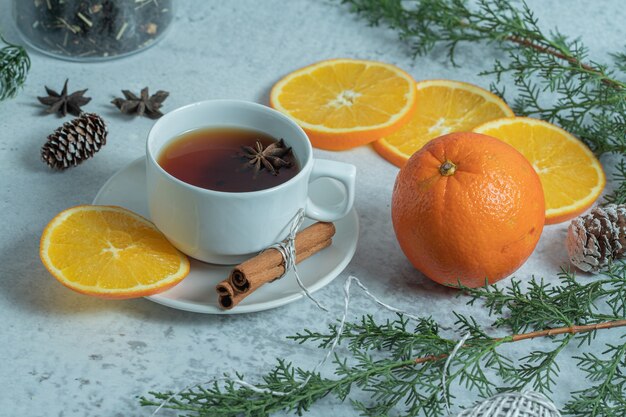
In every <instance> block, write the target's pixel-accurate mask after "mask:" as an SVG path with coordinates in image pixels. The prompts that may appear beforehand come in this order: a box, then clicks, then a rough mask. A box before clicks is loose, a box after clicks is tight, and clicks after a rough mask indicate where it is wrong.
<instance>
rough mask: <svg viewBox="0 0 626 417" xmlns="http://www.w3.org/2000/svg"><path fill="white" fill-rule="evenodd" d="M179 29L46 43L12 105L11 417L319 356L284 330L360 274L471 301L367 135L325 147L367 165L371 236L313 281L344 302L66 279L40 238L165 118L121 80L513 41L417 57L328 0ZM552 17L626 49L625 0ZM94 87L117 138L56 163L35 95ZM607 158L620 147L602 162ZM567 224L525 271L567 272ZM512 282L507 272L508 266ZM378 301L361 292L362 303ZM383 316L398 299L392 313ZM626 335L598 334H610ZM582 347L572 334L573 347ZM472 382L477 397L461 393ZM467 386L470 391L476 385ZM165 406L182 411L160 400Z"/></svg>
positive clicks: (114, 414)
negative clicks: (447, 273) (46, 256)
mask: <svg viewBox="0 0 626 417" xmlns="http://www.w3.org/2000/svg"><path fill="white" fill-rule="evenodd" d="M177 3H178V4H179V6H180V7H179V8H178V10H177V17H176V20H175V22H174V27H173V30H172V31H171V32H170V33H169V34H168V35H167V37H166V39H164V40H163V41H162V42H161V43H159V44H158V45H157V46H156V47H154V48H152V49H150V50H148V51H146V52H144V53H141V54H138V55H136V56H132V57H129V58H125V59H122V60H117V61H111V62H107V63H99V64H76V63H69V62H64V61H59V60H54V59H51V58H48V57H44V56H41V55H39V54H37V53H32V54H31V55H32V70H31V72H30V75H29V78H28V82H27V83H26V86H25V88H24V89H23V90H22V91H21V92H20V94H19V96H18V97H17V98H16V99H14V100H11V101H6V102H2V103H0V167H2V168H1V169H2V176H1V178H0V185H1V186H0V210H1V212H2V217H1V218H2V221H1V222H0V247H1V250H0V415H6V416H17V415H23V416H46V417H52V416H54V417H57V416H58V417H79V416H80V417H86V416H90V417H91V416H98V417H100V416H102V417H104V416H107V417H122V416H131V415H132V416H139V415H143V416H147V415H150V412H151V410H148V409H142V408H140V407H139V405H138V400H137V398H136V397H137V396H139V395H142V394H146V393H147V392H148V391H150V390H159V391H164V390H177V389H179V388H182V387H184V386H186V385H187V384H190V383H193V382H200V381H204V380H207V379H209V378H211V377H212V376H214V375H218V374H220V373H222V372H224V371H232V370H234V369H236V370H239V371H244V372H245V373H246V374H247V375H248V377H249V378H250V380H252V381H254V380H255V377H257V376H259V375H261V374H262V373H263V372H264V371H265V370H268V369H269V368H270V366H271V364H272V363H273V362H274V358H276V357H282V358H287V359H289V360H293V361H296V362H297V363H299V364H300V365H303V366H313V364H314V363H316V361H317V360H318V358H320V357H321V355H322V352H321V351H318V350H316V349H315V348H314V347H312V346H299V345H295V344H294V343H292V342H290V341H288V340H286V339H285V336H287V335H292V334H294V333H295V332H297V331H299V330H301V329H302V328H303V327H308V328H311V329H320V330H321V329H323V328H324V327H325V326H326V323H328V322H332V321H333V320H334V318H335V317H338V316H339V314H340V309H341V303H342V299H341V297H340V291H341V286H342V283H343V281H344V279H345V277H347V276H348V274H354V275H357V276H358V277H360V278H361V279H362V280H363V281H364V283H365V284H366V285H367V286H369V287H370V288H371V289H372V291H373V292H374V293H376V294H378V295H379V296H380V297H381V298H383V299H385V300H388V301H391V302H393V303H395V304H396V305H397V306H398V307H400V308H404V309H408V310H411V311H414V312H416V313H418V314H422V315H432V316H433V317H435V318H436V319H438V320H441V321H442V323H444V324H450V323H451V322H453V318H452V317H451V314H450V311H451V310H453V309H455V310H457V311H462V312H467V313H469V312H471V314H472V315H474V317H476V318H477V319H478V320H481V321H484V320H487V314H486V312H485V311H484V310H482V309H480V308H473V309H469V308H467V307H465V306H464V303H463V300H462V299H459V298H455V292H454V291H452V290H448V289H445V288H443V287H440V286H437V285H435V284H432V283H430V282H429V281H427V280H425V279H424V278H423V277H422V276H421V275H420V273H418V272H417V271H415V270H414V269H413V268H412V267H411V265H410V264H409V262H408V261H407V260H406V259H405V258H404V256H403V255H402V253H401V252H400V250H399V247H398V245H397V243H396V240H395V237H394V234H393V231H392V227H391V221H390V195H391V189H392V185H393V181H394V178H395V175H396V173H397V169H396V168H395V167H394V166H392V165H390V164H389V163H387V162H386V161H385V160H383V159H382V158H380V157H379V156H378V155H377V154H376V153H375V152H374V151H373V150H372V149H371V148H370V147H367V146H364V147H361V148H358V149H354V150H350V151H346V152H337V153H332V152H323V151H318V150H316V152H315V153H316V155H318V156H322V157H324V158H330V159H336V160H340V161H346V162H350V163H353V164H355V165H356V166H357V168H358V182H357V200H356V207H357V210H358V212H359V214H360V222H361V226H362V229H361V236H360V241H359V246H358V249H357V253H356V255H355V257H354V259H353V261H352V262H351V263H350V265H349V266H348V267H347V269H346V270H345V272H344V273H343V274H341V275H340V277H339V278H338V279H337V280H335V281H334V282H333V283H332V284H331V285H329V286H327V287H326V288H324V289H323V290H321V291H319V292H318V293H317V294H316V295H317V297H319V298H320V299H321V301H322V302H324V303H325V304H327V305H328V306H330V307H331V309H332V313H331V314H329V315H324V314H322V313H321V312H320V311H318V310H317V309H316V307H315V306H314V305H313V304H312V303H310V302H308V301H307V300H305V299H302V300H300V301H298V302H295V303H293V304H290V305H288V306H285V307H281V308H278V309H275V310H271V311H266V312H262V313H256V314H249V315H235V316H210V315H199V314H193V313H186V312H181V311H176V310H172V309H169V308H166V307H163V306H160V305H157V304H154V303H152V302H150V301H147V300H143V299H138V300H132V301H105V300H100V299H96V298H90V297H86V296H83V295H79V294H76V293H74V292H72V291H70V290H68V289H66V288H64V287H62V286H61V285H60V284H58V283H57V282H56V281H55V280H54V279H53V278H52V277H51V276H50V275H49V274H48V273H47V272H46V271H45V269H44V268H43V266H42V265H41V262H40V261H39V257H38V244H39V236H40V234H41V231H42V229H43V227H44V226H45V225H46V223H47V222H48V221H49V220H50V219H51V218H52V217H53V216H54V215H55V214H56V213H57V212H59V211H61V210H63V209H65V208H67V207H69V206H72V205H76V204H84V203H89V202H91V200H92V199H93V197H94V195H95V193H96V192H97V190H98V189H99V188H100V186H101V185H102V184H103V183H104V182H105V181H106V180H107V178H109V177H110V176H111V175H112V174H113V173H115V172H116V171H117V170H119V169H120V168H121V167H123V166H124V165H126V164H127V163H129V162H130V161H132V160H134V159H135V158H137V157H139V156H141V155H142V154H143V152H144V139H145V137H146V134H147V132H148V129H149V128H150V126H151V125H152V121H150V120H148V119H135V120H129V119H127V118H125V117H122V116H120V115H119V114H118V113H117V110H116V109H115V108H113V107H112V106H111V105H110V104H108V103H109V101H110V100H111V99H112V98H113V96H114V95H117V94H119V90H120V89H122V88H124V89H131V90H139V89H140V88H141V87H144V86H145V85H148V86H150V87H151V88H152V89H153V90H156V89H165V90H168V91H170V92H171V96H170V98H168V100H167V101H166V103H165V106H164V109H165V110H166V111H167V110H171V109H174V108H176V107H178V106H181V105H184V104H187V103H191V102H194V101H198V100H205V99H211V98H235V99H244V100H253V101H258V102H261V103H266V102H267V95H268V90H269V88H270V87H271V86H272V84H273V83H274V82H275V81H276V80H277V79H279V78H280V77H281V76H283V75H284V74H286V73H287V72H289V71H291V70H293V69H296V68H298V67H301V66H304V65H306V64H309V63H311V62H314V61H318V60H321V59H326V58H333V57H357V58H369V59H377V60H383V61H387V62H390V63H394V64H397V65H399V66H401V67H402V68H404V69H406V70H407V71H408V72H409V73H411V74H412V75H413V76H414V77H415V78H416V79H418V80H419V79H427V78H452V79H458V80H464V81H469V82H473V83H476V84H478V85H482V86H488V84H489V81H488V80H487V79H485V78H481V77H478V76H477V75H476V74H477V73H478V72H479V71H480V70H483V69H485V68H488V67H489V65H490V63H491V62H492V61H493V60H494V59H495V58H497V57H498V56H499V55H498V54H497V53H496V52H493V49H491V48H488V47H484V46H475V45H463V46H462V47H460V48H459V51H458V52H459V55H458V63H459V64H460V67H459V68H454V67H452V66H450V65H449V64H448V63H447V62H446V59H445V54H444V53H443V52H441V51H436V52H433V53H432V54H431V55H429V56H426V57H420V58H417V59H415V60H413V59H412V58H411V57H410V54H409V53H408V51H407V49H406V48H404V47H403V46H402V45H401V44H400V43H399V42H397V40H396V38H395V36H394V35H393V34H392V33H391V32H389V31H387V30H385V29H381V28H370V27H368V26H367V24H366V23H365V22H364V21H362V20H359V19H357V18H355V17H354V16H353V15H352V14H350V13H348V12H347V10H346V9H345V8H344V7H342V6H340V5H338V4H337V3H336V2H331V1H314V0H297V1H279V0H265V1H262V2H258V1H255V0H235V1H228V2H202V1H199V0H189V1H178V2H177ZM529 4H530V5H531V7H532V8H533V9H534V10H535V11H536V13H537V16H538V17H539V19H540V22H541V25H542V27H544V28H546V29H549V28H552V27H555V26H557V27H558V28H559V29H560V30H561V31H562V32H564V33H565V34H568V35H571V36H580V37H581V39H582V40H583V41H584V42H585V43H586V44H587V45H588V46H589V48H590V49H591V51H593V54H592V57H593V58H594V59H598V60H600V61H602V60H606V59H608V53H609V52H610V51H615V50H618V49H619V48H622V47H623V46H624V39H625V38H626V29H625V27H624V25H623V22H624V21H626V14H625V12H624V7H623V1H621V0H611V1H602V2H589V1H586V0H559V1H556V0H555V1H551V2H545V1H541V0H533V1H530V2H529ZM9 10H10V2H9V1H8V0H0V27H1V28H3V30H4V31H5V33H6V35H7V37H8V38H9V39H16V34H15V32H14V30H13V28H12V27H11V22H10V13H9ZM66 77H69V79H70V88H72V89H78V88H89V92H88V94H87V95H88V96H91V97H93V101H92V102H91V103H90V104H89V105H88V106H87V107H86V109H87V110H89V111H95V112H98V113H100V114H101V115H102V116H104V117H105V118H106V119H107V120H108V122H109V126H110V134H109V142H108V144H107V145H106V147H105V148H104V149H103V150H102V151H101V152H100V153H99V154H98V155H97V156H96V157H95V159H93V160H90V161H88V162H87V163H85V164H84V165H83V166H80V167H78V168H76V169H72V170H70V171H67V172H64V173H53V172H50V171H49V170H48V169H47V167H46V166H45V165H44V164H43V163H42V162H41V161H40V160H39V149H40V147H41V145H42V144H43V142H44V140H45V138H46V136H47V135H48V134H49V133H50V132H51V131H52V130H54V128H56V127H57V126H58V125H60V124H61V122H62V120H61V119H58V118H57V117H55V116H42V115H41V107H40V105H39V104H38V103H37V101H36V96H37V95H42V94H43V93H44V90H43V86H44V85H49V86H51V87H54V88H59V86H61V85H62V83H63V81H64V79H65V78H66ZM605 163H606V168H607V170H609V171H610V169H611V167H610V162H607V161H605ZM564 233H565V225H557V226H550V227H547V228H546V229H545V231H544V235H543V236H542V238H541V241H540V244H539V246H538V248H537V250H536V251H535V253H534V254H533V256H532V257H531V258H530V260H529V261H528V262H527V263H526V264H525V265H524V266H523V267H522V268H521V269H520V270H519V271H518V272H517V273H516V276H517V277H519V278H523V279H526V278H529V277H530V276H531V275H536V276H545V277H546V278H547V279H548V280H550V281H552V280H554V278H553V277H554V274H555V272H556V271H557V270H558V267H559V266H560V265H562V264H564V262H565V261H566V253H565V248H564V245H563V238H564ZM505 284H506V281H505ZM375 311H377V308H375V306H373V305H372V303H371V302H370V301H368V300H366V299H365V298H364V297H362V295H360V294H355V296H354V299H353V303H352V306H351V312H350V317H351V318H356V317H358V316H360V315H361V314H363V313H366V312H375ZM380 316H381V317H387V316H388V315H387V314H384V313H380ZM622 333H623V332H620V331H609V332H605V333H603V334H602V335H600V336H599V338H600V339H603V340H606V341H609V340H611V339H613V340H614V339H616V338H617V337H619V336H620V335H621V334H622ZM548 344H549V341H538V342H527V343H523V344H519V345H516V346H515V347H512V348H511V352H512V353H515V354H516V355H517V354H522V353H524V352H528V351H529V350H530V349H536V348H541V347H542V346H547V345H548ZM574 353H576V351H575V348H574V347H570V348H568V349H566V351H565V352H564V355H565V356H567V355H572V354H574ZM561 365H562V366H561V370H562V373H561V375H560V377H559V378H558V385H557V388H556V392H555V394H554V396H553V398H554V400H555V401H556V402H557V404H563V403H564V402H565V401H566V400H567V393H568V392H570V391H572V390H575V389H577V388H580V387H581V386H582V385H583V384H584V381H582V380H580V379H579V378H576V377H574V375H577V374H576V372H574V371H573V369H574V368H575V365H574V363H573V362H568V361H564V362H562V364H561ZM461 396H463V395H461ZM466 399H467V400H471V398H466ZM162 415H173V414H171V413H167V412H164V413H162ZM309 415H311V416H325V415H356V413H355V412H354V411H353V410H352V409H351V407H350V405H349V404H342V403H340V402H339V401H337V400H336V399H326V400H324V401H322V402H321V403H320V404H319V405H318V406H315V407H314V409H313V411H311V412H310V414H309Z"/></svg>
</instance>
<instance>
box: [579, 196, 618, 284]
mask: <svg viewBox="0 0 626 417" xmlns="http://www.w3.org/2000/svg"><path fill="white" fill-rule="evenodd" d="M567 252H568V253H569V257H570V261H571V262H572V264H574V265H575V266H576V267H578V268H579V269H581V270H582V271H585V272H593V273H597V272H599V271H600V270H601V269H603V268H606V267H607V266H608V265H609V262H611V261H612V260H614V259H619V258H622V257H624V256H625V254H626V204H619V205H617V204H609V205H607V206H605V207H595V208H594V209H593V210H591V213H589V214H587V215H585V216H580V217H577V218H575V219H574V220H572V222H571V224H570V225H569V229H568V230H567Z"/></svg>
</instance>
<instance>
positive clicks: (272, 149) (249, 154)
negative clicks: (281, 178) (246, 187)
mask: <svg viewBox="0 0 626 417" xmlns="http://www.w3.org/2000/svg"><path fill="white" fill-rule="evenodd" d="M241 150H242V152H241V153H240V156H242V157H244V158H246V159H248V161H246V163H245V165H246V166H252V167H253V168H254V178H256V177H257V175H259V172H261V170H262V169H263V168H265V169H266V170H268V171H269V172H270V173H271V174H272V175H278V171H279V170H280V168H282V167H290V166H291V164H292V160H291V158H289V155H290V154H291V147H287V146H285V141H284V140H282V139H281V140H279V141H278V142H274V143H272V144H270V145H269V146H267V147H266V148H264V147H263V144H261V142H259V141H258V140H257V141H256V144H255V145H254V147H252V146H242V147H241Z"/></svg>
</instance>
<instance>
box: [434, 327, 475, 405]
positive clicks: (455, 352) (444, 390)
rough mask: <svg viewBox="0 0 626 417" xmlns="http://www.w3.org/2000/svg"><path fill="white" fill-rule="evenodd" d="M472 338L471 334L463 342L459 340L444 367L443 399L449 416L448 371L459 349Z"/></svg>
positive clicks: (442, 380) (466, 334) (442, 376)
mask: <svg viewBox="0 0 626 417" xmlns="http://www.w3.org/2000/svg"><path fill="white" fill-rule="evenodd" d="M470 336H471V334H470V333H469V332H467V333H465V336H463V337H462V338H461V340H459V342H458V343H457V344H456V345H455V346H454V349H452V352H450V354H449V355H448V358H447V359H446V363H445V364H444V365H443V372H442V375H441V387H442V390H443V398H444V399H445V400H446V411H447V412H448V414H450V398H448V395H447V393H448V387H447V386H446V379H447V378H448V369H449V368H450V364H451V363H452V358H454V357H455V356H456V354H457V352H458V351H459V349H461V347H462V346H463V345H464V344H465V342H466V341H467V339H469V337H470Z"/></svg>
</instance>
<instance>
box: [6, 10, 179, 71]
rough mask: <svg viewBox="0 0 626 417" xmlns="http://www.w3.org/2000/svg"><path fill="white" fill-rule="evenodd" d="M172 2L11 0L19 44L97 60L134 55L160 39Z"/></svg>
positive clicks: (170, 15)
mask: <svg viewBox="0 0 626 417" xmlns="http://www.w3.org/2000/svg"><path fill="white" fill-rule="evenodd" d="M172 1H173V0H13V17H14V21H15V24H16V26H17V29H18V30H19V32H20V33H21V34H22V37H23V38H24V40H25V41H26V42H27V43H28V44H29V45H30V46H32V47H33V48H35V49H37V50H39V51H41V52H43V53H45V54H48V55H52V56H55V57H58V58H63V59H68V60H74V61H97V60H106V59H112V58H119V57H122V56H126V55H129V54H132V53H135V52H139V51H141V50H144V49H146V48H148V47H149V46H151V45H154V44H155V43H156V41H157V40H159V39H161V38H162V37H163V35H164V33H165V31H166V29H167V28H168V27H169V25H170V23H171V22H172V19H173V16H174V14H173V10H172Z"/></svg>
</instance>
